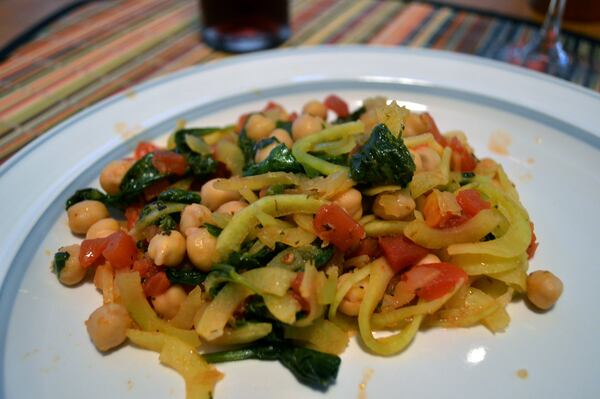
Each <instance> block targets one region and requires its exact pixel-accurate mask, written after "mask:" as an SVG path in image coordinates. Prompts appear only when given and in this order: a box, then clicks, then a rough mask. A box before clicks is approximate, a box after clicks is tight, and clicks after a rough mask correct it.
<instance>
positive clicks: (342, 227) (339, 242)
mask: <svg viewBox="0 0 600 399" xmlns="http://www.w3.org/2000/svg"><path fill="white" fill-rule="evenodd" d="M314 227H315V230H316V232H317V236H319V238H320V239H321V240H323V241H328V242H330V243H332V244H333V245H335V246H336V247H337V248H338V249H339V250H341V251H343V252H346V251H348V250H349V249H350V248H353V247H354V246H356V245H358V244H359V242H360V240H362V239H363V238H365V237H366V234H365V229H364V228H363V227H362V226H361V225H360V224H358V223H356V221H354V219H352V216H350V215H348V213H347V212H346V211H345V210H344V209H342V208H341V207H340V206H339V205H336V204H327V205H323V206H322V207H321V208H320V209H319V210H318V211H317V214H316V215H315V220H314Z"/></svg>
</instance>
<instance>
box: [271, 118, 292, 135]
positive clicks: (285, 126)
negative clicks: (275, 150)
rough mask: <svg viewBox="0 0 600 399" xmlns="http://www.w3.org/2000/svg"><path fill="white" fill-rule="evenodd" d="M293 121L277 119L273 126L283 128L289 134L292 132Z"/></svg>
mask: <svg viewBox="0 0 600 399" xmlns="http://www.w3.org/2000/svg"><path fill="white" fill-rule="evenodd" d="M293 123H294V122H292V121H277V122H276V123H275V127H276V128H277V129H283V130H285V131H286V132H288V134H289V135H291V134H292V124H293Z"/></svg>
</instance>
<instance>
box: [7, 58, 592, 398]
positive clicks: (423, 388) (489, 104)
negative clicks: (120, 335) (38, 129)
mask: <svg viewBox="0 0 600 399" xmlns="http://www.w3.org/2000/svg"><path fill="white" fill-rule="evenodd" d="M329 93H337V94H339V95H341V96H342V97H344V98H346V99H350V100H351V103H352V105H353V106H355V105H357V104H358V101H359V100H360V99H362V98H364V97H367V96H373V95H385V96H388V97H391V98H394V99H398V100H400V101H404V102H405V103H406V104H407V105H408V106H409V107H411V108H413V109H416V110H428V111H430V112H431V113H432V114H433V115H434V117H435V118H436V121H437V123H438V125H439V126H440V127H441V128H442V130H451V129H461V130H464V131H465V132H466V133H467V134H468V137H469V140H470V142H471V144H472V145H473V146H474V147H475V149H476V153H477V154H478V155H479V156H493V157H494V158H496V159H497V160H499V161H500V162H501V163H502V164H504V165H505V167H506V169H507V171H508V174H509V175H510V176H511V178H512V179H513V180H514V181H515V183H516V184H517V188H518V189H519V191H520V193H521V196H522V200H523V202H524V204H525V205H526V207H527V208H528V209H529V210H530V213H531V217H532V219H533V220H534V221H535V224H536V232H537V235H538V238H539V241H540V243H541V245H540V248H539V250H538V253H537V255H536V257H535V259H534V260H533V262H532V268H534V269H535V268H548V269H551V270H553V271H554V272H556V274H558V275H559V276H560V277H561V278H562V280H563V281H564V284H565V292H564V295H563V297H562V298H561V300H560V302H559V303H558V305H557V306H556V307H555V308H554V309H553V310H552V311H550V312H547V313H545V314H540V313H535V312H533V311H531V310H530V309H528V308H527V307H526V306H525V305H524V303H523V302H518V303H514V304H511V305H510V309H509V311H510V314H511V316H512V323H511V325H510V327H509V328H508V330H507V331H506V332H505V333H502V334H496V335H492V334H491V333H489V332H488V331H487V330H485V329H484V328H480V327H477V328H470V329H456V330H439V329H438V330H432V331H428V332H425V333H419V334H418V336H417V338H416V340H415V342H413V344H412V345H411V346H410V347H409V349H408V350H407V351H406V352H404V353H402V354H401V355H398V356H394V357H391V358H381V357H376V356H372V355H370V354H368V353H366V352H364V351H363V350H362V349H361V348H360V347H359V345H358V344H357V343H356V342H353V343H352V344H351V346H350V347H349V348H348V350H347V351H346V352H345V353H344V354H343V356H342V359H343V361H342V366H341V370H340V373H339V376H338V382H337V384H336V385H335V386H334V387H332V388H331V389H330V390H329V391H328V392H327V393H321V392H318V391H313V390H311V389H309V388H307V387H305V386H303V385H301V384H299V383H298V382H296V380H295V379H294V378H293V377H292V375H291V374H290V373H289V372H288V371H286V370H285V369H284V368H283V367H281V366H280V365H278V364H276V363H269V362H256V361H245V362H239V363H233V364H227V365H220V366H219V369H221V370H222V371H224V372H225V374H226V377H225V379H224V380H223V381H222V382H220V383H219V384H218V386H217V390H216V398H218V399H224V398H234V397H253V398H259V397H260V398H261V399H267V398H280V397H286V398H349V397H357V396H358V397H361V396H360V392H361V391H360V389H359V385H360V384H361V383H363V382H366V381H367V380H369V381H368V382H366V391H365V392H366V395H367V396H368V397H371V398H380V397H390V396H391V397H400V396H402V397H413V396H414V395H419V397H444V398H445V397H456V398H481V397H486V398H505V397H512V398H530V397H545V398H565V397H579V398H581V397H589V398H592V397H598V395H599V394H600V379H598V367H597V362H598V360H597V359H599V358H600V345H599V344H598V339H597V337H598V331H600V318H599V316H598V309H597V305H598V303H599V302H600V293H599V291H598V290H597V288H596V287H597V284H598V282H600V264H599V263H598V256H597V255H596V252H595V250H596V246H597V245H598V244H597V239H598V233H597V228H598V226H600V216H599V215H600V212H599V211H598V203H599V200H600V178H599V176H600V173H599V171H600V151H599V149H600V136H599V135H598V133H597V129H598V126H600V116H599V115H600V96H599V95H598V94H596V93H593V92H591V91H588V90H585V89H582V88H580V87H576V86H574V85H572V84H569V83H565V82H562V81H559V80H555V79H553V78H550V77H547V76H544V75H541V74H538V73H534V72H529V71H525V70H523V69H519V68H514V67H510V66H506V65H502V64H498V63H495V62H491V61H487V60H484V59H480V58H476V57H470V56H462V55H456V54H450V53H444V52H433V51H425V50H412V49H399V48H394V49H386V48H373V47H371V48H366V47H335V48H332V47H320V48H309V49H300V50H280V51H274V52H265V53H261V54H255V55H250V56H243V57H236V58H231V59H229V60H226V61H224V62H219V63H214V64H209V65H206V66H202V67H198V68H192V69H187V70H185V71H183V72H179V73H176V74H174V75H170V76H168V77H165V78H161V79H158V80H154V81H151V82H149V83H146V84H143V85H141V86H139V87H137V88H136V89H134V90H133V91H130V92H128V93H126V94H123V95H118V96H116V97H112V98H110V99H108V100H105V101H103V102H102V103H100V104H98V105H96V106H94V107H91V108H90V109H88V110H86V111H84V112H82V113H80V114H78V115H76V116H75V117H74V118H72V119H70V120H69V121H67V122H65V123H62V124H61V125H60V126H58V127H56V128H54V129H53V130H52V131H50V132H48V133H47V134H45V135H44V136H42V138H40V139H38V140H36V141H35V142H33V143H32V144H31V145H29V146H27V147H26V148H25V149H24V150H22V151H21V152H20V153H18V154H17V155H15V156H14V157H13V158H12V159H11V160H9V161H8V162H7V163H6V164H4V165H3V166H2V167H1V168H0V223H1V226H2V228H1V229H0V281H2V288H1V292H0V354H1V356H0V389H1V391H0V394H1V395H2V397H6V398H36V397H37V398H59V397H60V398H65V399H66V398H81V397H85V398H89V399H91V398H107V397H113V398H144V399H151V398H184V390H183V381H182V380H181V379H180V378H179V377H178V376H177V375H176V374H175V372H173V371H171V370H169V369H167V368H165V367H163V366H160V365H159V363H158V358H157V355H156V354H155V353H151V352H148V351H143V350H139V349H135V348H133V347H130V346H126V347H123V348H121V349H119V350H118V351H115V352H114V353H111V354H109V355H106V356H103V355H101V354H99V353H98V352H97V351H96V350H95V349H94V347H93V345H92V344H91V343H90V341H89V338H88V336H87V333H86V331H85V328H84V325H83V321H84V320H85V319H86V318H87V317H88V315H89V314H90V313H91V311H92V310H93V309H95V308H96V307H98V306H99V305H100V303H101V297H100V295H99V294H98V293H96V292H95V290H94V289H93V286H92V285H91V284H84V285H82V286H79V287H76V288H72V289H69V288H65V287H63V286H61V285H60V284H59V283H58V281H57V280H56V277H55V276H54V275H53V274H51V273H50V262H51V256H52V254H53V253H54V251H55V250H56V249H57V248H58V247H59V246H61V245H65V244H69V243H72V242H77V241H78V239H77V238H75V237H73V236H72V235H71V234H70V233H69V232H68V228H67V226H66V216H65V213H64V210H63V204H64V201H65V199H66V198H67V197H68V196H69V195H70V194H71V193H72V192H74V191H75V190H76V189H77V188H82V187H86V186H89V185H94V184H96V182H97V180H96V179H97V176H98V174H99V172H100V171H101V169H102V167H103V165H105V164H106V163H107V162H109V161H110V160H112V159H116V158H120V157H124V156H125V155H126V154H127V153H128V152H130V151H131V150H132V149H133V148H134V146H135V142H136V141H137V140H139V139H146V140H147V139H154V138H158V137H160V136H163V135H165V134H166V133H168V132H169V131H170V130H171V129H172V128H174V126H175V123H176V121H177V120H178V119H186V120H187V121H189V122H190V123H191V124H193V125H219V124H225V123H230V122H231V121H235V120H236V119H237V116H238V115H240V114H241V113H243V112H247V111H250V110H255V109H259V108H261V107H262V106H263V105H264V104H265V102H266V101H267V100H275V101H277V102H280V103H282V104H284V105H285V106H286V107H288V109H299V108H300V107H301V105H302V104H303V102H304V101H306V100H308V99H311V98H323V97H324V96H325V95H327V94H329ZM134 135H135V137H133V136H134ZM491 139H501V140H509V141H510V143H509V144H508V145H505V147H506V149H507V153H506V154H505V155H499V154H497V153H493V152H491V151H490V150H489V146H488V144H489V141H490V140H491ZM521 369H523V370H526V371H527V373H528V376H527V378H520V377H518V376H517V371H518V370H521ZM369 376H370V378H367V377H369Z"/></svg>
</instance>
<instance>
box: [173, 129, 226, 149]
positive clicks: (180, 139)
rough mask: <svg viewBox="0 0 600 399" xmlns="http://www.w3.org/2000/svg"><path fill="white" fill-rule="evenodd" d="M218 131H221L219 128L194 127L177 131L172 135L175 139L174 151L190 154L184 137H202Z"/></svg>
mask: <svg viewBox="0 0 600 399" xmlns="http://www.w3.org/2000/svg"><path fill="white" fill-rule="evenodd" d="M219 130H221V128H218V127H203V128H197V127H195V128H189V129H179V130H177V131H176V132H175V133H173V136H174V138H175V151H176V152H178V153H180V154H187V153H190V152H192V150H191V149H190V147H189V146H188V145H187V143H186V142H185V136H186V135H188V134H189V135H191V136H195V137H204V136H206V135H208V134H211V133H214V132H217V131H219Z"/></svg>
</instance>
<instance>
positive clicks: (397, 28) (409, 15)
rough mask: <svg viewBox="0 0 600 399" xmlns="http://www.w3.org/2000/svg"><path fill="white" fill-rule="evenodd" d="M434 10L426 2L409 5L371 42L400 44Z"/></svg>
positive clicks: (370, 41)
mask: <svg viewBox="0 0 600 399" xmlns="http://www.w3.org/2000/svg"><path fill="white" fill-rule="evenodd" d="M432 12H433V7H432V6H429V5H425V4H418V3H417V4H410V5H408V6H407V7H406V8H405V9H404V10H403V11H402V12H401V13H400V14H399V15H398V16H397V17H396V18H394V20H392V21H391V22H390V23H389V25H387V26H386V27H385V28H384V29H383V30H382V31H381V32H379V33H377V34H376V35H375V36H374V37H373V38H371V40H369V43H371V44H398V43H401V42H402V40H404V38H406V37H407V36H408V35H410V33H411V32H413V31H414V30H415V29H416V28H418V27H419V25H420V24H421V22H423V21H424V20H425V18H427V16H428V15H429V14H431V13H432Z"/></svg>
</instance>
